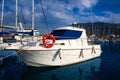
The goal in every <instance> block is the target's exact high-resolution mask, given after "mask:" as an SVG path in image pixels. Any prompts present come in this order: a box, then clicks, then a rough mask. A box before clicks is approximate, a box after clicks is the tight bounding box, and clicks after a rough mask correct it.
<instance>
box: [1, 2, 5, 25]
mask: <svg viewBox="0 0 120 80" xmlns="http://www.w3.org/2000/svg"><path fill="white" fill-rule="evenodd" d="M3 11H4V0H2V13H1V26H2V25H3Z"/></svg>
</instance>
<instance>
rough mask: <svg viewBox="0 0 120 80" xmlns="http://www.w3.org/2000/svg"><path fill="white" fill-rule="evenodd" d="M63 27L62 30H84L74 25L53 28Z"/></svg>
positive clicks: (60, 28)
mask: <svg viewBox="0 0 120 80" xmlns="http://www.w3.org/2000/svg"><path fill="white" fill-rule="evenodd" d="M63 29H64V30H76V31H86V30H85V29H83V28H77V27H74V26H63V27H59V28H56V29H55V30H63Z"/></svg>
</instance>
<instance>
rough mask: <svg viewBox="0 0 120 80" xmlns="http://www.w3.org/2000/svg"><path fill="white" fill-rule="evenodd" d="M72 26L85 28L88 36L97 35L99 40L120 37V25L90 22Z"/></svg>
mask: <svg viewBox="0 0 120 80" xmlns="http://www.w3.org/2000/svg"><path fill="white" fill-rule="evenodd" d="M72 26H76V27H82V28H85V29H86V31H87V35H88V36H90V35H92V34H95V35H96V36H97V37H99V38H101V37H105V38H106V37H108V36H110V35H112V34H114V35H115V36H116V37H120V23H119V24H115V23H105V22H93V23H91V22H89V23H77V24H72Z"/></svg>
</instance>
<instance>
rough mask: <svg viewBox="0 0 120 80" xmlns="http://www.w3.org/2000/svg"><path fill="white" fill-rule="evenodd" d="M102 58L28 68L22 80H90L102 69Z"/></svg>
mask: <svg viewBox="0 0 120 80" xmlns="http://www.w3.org/2000/svg"><path fill="white" fill-rule="evenodd" d="M100 62H101V59H100V58H96V59H93V60H90V61H86V62H83V63H79V64H75V65H70V66H64V67H47V68H30V67H29V68H28V69H27V71H26V72H25V74H24V75H23V76H22V78H21V79H22V80H90V79H93V78H95V76H93V75H94V74H95V73H97V72H99V69H100Z"/></svg>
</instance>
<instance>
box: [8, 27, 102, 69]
mask: <svg viewBox="0 0 120 80" xmlns="http://www.w3.org/2000/svg"><path fill="white" fill-rule="evenodd" d="M6 49H7V50H16V51H17V53H18V54H19V55H20V57H21V58H22V59H23V61H24V62H25V63H26V64H27V65H28V66H35V67H45V66H64V65H70V64H74V63H79V62H83V61H86V60H89V59H93V58H96V57H99V56H100V54H101V48H100V45H93V44H91V45H89V44H88V41H87V35H86V30H85V29H82V28H76V27H73V26H66V27H60V28H57V29H55V30H53V31H52V32H51V33H50V34H46V35H45V36H44V37H43V39H42V40H41V41H35V42H33V41H32V42H29V43H27V44H26V45H22V46H9V47H7V48H6Z"/></svg>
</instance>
